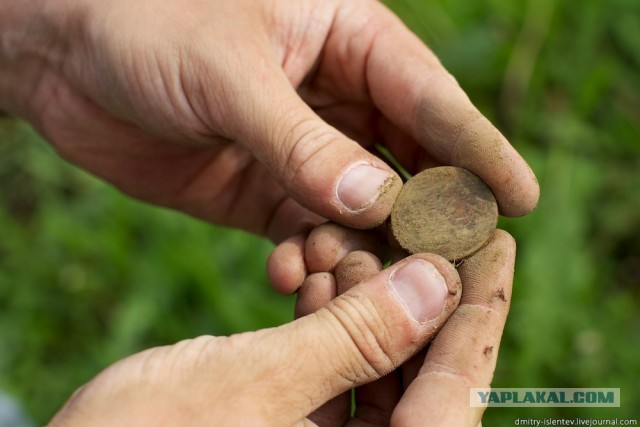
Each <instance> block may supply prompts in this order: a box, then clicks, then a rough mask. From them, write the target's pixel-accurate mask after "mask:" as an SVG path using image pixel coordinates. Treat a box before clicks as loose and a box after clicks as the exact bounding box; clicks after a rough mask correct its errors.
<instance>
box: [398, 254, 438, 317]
mask: <svg viewBox="0 0 640 427" xmlns="http://www.w3.org/2000/svg"><path fill="white" fill-rule="evenodd" d="M391 286H392V287H393V288H394V289H395V291H396V294H397V295H398V297H399V298H400V300H401V301H402V303H403V304H404V306H405V307H406V309H407V311H409V313H410V314H411V316H412V317H413V318H414V319H415V320H417V321H418V322H427V321H429V320H433V319H435V318H436V317H438V316H439V315H440V314H441V313H442V311H443V310H444V306H445V303H446V300H447V295H448V293H449V291H448V289H447V283H446V282H445V280H444V277H442V275H441V274H440V272H439V271H438V269H437V268H436V267H434V266H433V264H431V263H428V262H427V261H424V260H421V259H416V260H413V261H410V262H409V263H407V264H405V265H404V266H402V267H400V269H399V270H397V271H396V272H395V273H394V274H393V275H392V276H391Z"/></svg>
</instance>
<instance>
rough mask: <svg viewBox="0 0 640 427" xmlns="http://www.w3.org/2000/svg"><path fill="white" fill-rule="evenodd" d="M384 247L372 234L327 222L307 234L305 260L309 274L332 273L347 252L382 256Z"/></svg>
mask: <svg viewBox="0 0 640 427" xmlns="http://www.w3.org/2000/svg"><path fill="white" fill-rule="evenodd" d="M384 246H385V245H384V244H382V243H381V242H380V240H379V239H378V236H377V235H376V234H375V233H374V232H370V231H361V230H354V229H351V228H346V227H343V226H341V225H338V224H335V223H331V222H328V223H325V224H322V225H320V226H318V227H316V228H314V229H313V231H311V234H309V238H308V239H307V243H306V246H305V260H306V264H307V268H308V269H309V271H310V272H322V271H334V269H335V268H336V266H337V265H338V263H339V262H340V261H341V260H342V259H343V258H344V257H345V256H346V255H347V254H348V253H349V252H352V251H356V250H364V251H367V252H371V253H374V254H376V255H379V256H382V255H383V254H384V252H385V247H384Z"/></svg>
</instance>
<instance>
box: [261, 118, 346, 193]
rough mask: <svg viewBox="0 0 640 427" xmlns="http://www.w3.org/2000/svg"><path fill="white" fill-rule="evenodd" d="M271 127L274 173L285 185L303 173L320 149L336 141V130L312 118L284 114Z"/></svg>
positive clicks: (326, 147)
mask: <svg viewBox="0 0 640 427" xmlns="http://www.w3.org/2000/svg"><path fill="white" fill-rule="evenodd" d="M280 122H281V123H280V124H278V125H277V126H276V127H275V128H276V130H275V132H276V135H275V137H274V139H273V140H274V141H276V142H277V144H276V150H277V153H276V157H277V158H278V160H279V161H275V162H274V163H275V164H276V165H277V166H276V167H277V169H278V170H277V172H278V173H279V175H280V176H282V177H284V179H285V180H286V181H287V183H289V182H294V181H295V180H297V179H298V178H299V177H300V175H302V174H304V173H305V169H306V168H305V166H306V165H308V163H309V162H310V161H311V160H312V159H313V158H315V157H316V155H317V154H319V153H320V152H322V151H323V150H326V149H328V148H329V147H331V146H333V144H334V143H335V142H337V140H338V133H337V131H335V130H333V128H331V127H329V126H326V125H324V124H323V123H322V122H321V121H320V120H318V119H317V118H316V117H298V116H296V113H289V114H285V115H283V116H282V117H281V119H280Z"/></svg>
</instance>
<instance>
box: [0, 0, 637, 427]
mask: <svg viewBox="0 0 640 427" xmlns="http://www.w3.org/2000/svg"><path fill="white" fill-rule="evenodd" d="M388 3H389V5H390V6H391V7H392V8H393V9H394V10H395V11H396V12H397V13H398V14H399V15H400V16H401V17H402V19H403V20H404V21H405V22H406V23H407V25H409V26H410V27H411V28H412V29H413V30H414V31H415V32H416V33H418V34H419V35H420V37H422V38H423V39H424V40H425V41H426V42H427V43H428V44H429V45H430V46H431V47H432V49H433V50H434V51H435V52H436V53H437V54H438V55H439V56H440V58H441V60H442V61H443V63H444V64H445V65H446V66H447V67H448V68H449V69H450V70H451V72H452V73H453V74H454V75H455V76H456V77H457V78H458V80H459V82H460V84H461V85H462V86H463V87H464V88H465V90H467V92H468V93H469V95H470V97H471V98H472V100H473V101H474V102H475V103H476V104H477V105H478V106H479V107H480V109H481V110H482V111H483V112H484V113H485V114H486V115H487V116H488V117H490V119H491V120H492V121H493V122H494V123H496V125H497V126H498V127H499V128H500V129H501V130H503V131H504V133H505V134H506V135H507V136H508V137H509V139H510V140H511V142H512V143H513V145H514V146H515V147H516V148H517V149H518V150H519V151H520V152H521V153H522V154H523V155H524V157H525V158H526V159H527V160H528V161H529V162H530V164H531V165H532V167H533V169H534V170H535V172H536V174H537V176H538V177H539V180H540V184H541V188H542V198H541V200H540V205H539V207H538V209H537V210H536V211H535V212H534V213H533V214H532V215H530V216H528V217H526V218H522V219H517V220H502V223H501V224H502V227H504V228H506V229H507V230H508V231H510V232H511V233H512V234H513V235H514V236H515V237H516V238H517V241H518V248H519V253H518V262H517V268H516V280H515V285H514V286H515V287H514V294H513V303H512V309H511V315H510V319H509V322H508V327H507V330H506V332H505V336H504V340H503V345H502V348H501V352H500V359H499V363H498V369H497V373H496V378H495V381H494V386H497V387H619V388H621V396H622V406H621V407H620V408H616V409H598V408H584V409H575V408H555V409H554V408H542V409H539V408H533V409H532V408H516V409H502V408H499V409H492V410H489V411H488V412H487V415H486V416H485V421H484V424H485V425H487V426H491V425H513V420H514V419H515V418H516V417H552V416H553V417H578V416H580V417H596V418H605V417H606V418H614V417H618V418H623V417H638V416H640V409H639V408H640V336H639V335H640V334H639V332H640V310H639V308H640V2H639V1H637V0H611V1H601V0H582V1H570V0H564V1H559V0H537V1H528V2H525V1H511V0H486V1H477V2H473V1H468V0H438V1H436V0H403V1H400V0H398V1H389V2H388ZM0 140H1V143H0V203H1V205H0V206H1V208H0V345H1V350H0V388H2V389H5V390H7V391H8V392H10V393H12V394H13V395H15V396H17V397H19V398H20V399H21V400H22V402H23V403H24V405H25V408H26V410H27V412H28V413H29V414H30V416H32V417H33V418H34V419H35V420H36V421H37V422H39V423H43V422H46V420H47V419H48V418H49V417H50V416H51V415H52V414H53V413H54V411H55V410H56V409H57V408H59V407H60V406H61V405H62V404H63V402H64V401H65V400H66V399H67V397H68V396H69V395H70V394H71V393H72V391H73V390H74V389H75V388H76V387H78V386H79V385H81V384H82V383H84V382H86V381H87V380H89V379H90V378H91V377H92V376H94V375H95V374H96V373H97V372H98V371H99V370H100V369H102V368H103V367H105V366H107V365H108V364H110V363H112V362H113V361H115V360H118V359H120V358H122V357H124V356H126V355H129V354H131V353H133V352H136V351H138V350H141V349H144V348H147V347H150V346H154V345H159V344H167V343H173V342H175V341H177V340H180V339H183V338H186V337H192V336H195V335H198V334H205V333H209V334H231V333H234V332H240V331H246V330H254V329H257V328H262V327H266V326H273V325H278V324H281V323H283V322H286V321H288V320H289V319H290V317H291V313H292V304H293V298H287V297H282V296H278V295H277V294H275V293H274V292H272V291H271V290H270V287H269V284H268V283H267V280H266V277H265V274H264V267H263V265H264V262H265V259H266V257H267V254H268V253H269V251H270V249H271V244H270V243H268V242H266V241H264V240H261V239H258V238H256V237H253V236H250V235H247V234H245V233H242V232H236V231H230V230H225V229H220V228H217V227H212V226H210V225H206V224H203V223H201V222H199V221H196V220H193V219H190V218H188V217H186V216H183V215H181V214H178V213H175V212H170V211H166V210H162V209H158V208H153V207H149V206H146V205H143V204H141V203H138V202H135V201H133V200H130V199H128V198H126V197H124V196H122V195H120V194H119V193H118V192H116V191H115V190H113V189H112V188H110V187H109V186H107V185H105V184H103V183H101V182H99V181H97V180H96V179H94V178H92V177H90V176H88V175H87V174H85V173H83V172H81V171H79V170H77V169H75V168H73V167H71V166H69V165H67V164H65V163H64V162H63V161H61V160H59V159H57V158H56V156H55V155H54V154H53V152H52V150H51V149H50V148H49V147H48V146H47V145H46V144H45V143H44V142H43V141H42V140H40V139H39V138H38V136H37V135H35V134H34V132H33V131H32V130H30V128H29V127H28V126H27V125H26V124H24V123H22V122H19V121H15V120H11V119H6V118H5V119H2V120H0Z"/></svg>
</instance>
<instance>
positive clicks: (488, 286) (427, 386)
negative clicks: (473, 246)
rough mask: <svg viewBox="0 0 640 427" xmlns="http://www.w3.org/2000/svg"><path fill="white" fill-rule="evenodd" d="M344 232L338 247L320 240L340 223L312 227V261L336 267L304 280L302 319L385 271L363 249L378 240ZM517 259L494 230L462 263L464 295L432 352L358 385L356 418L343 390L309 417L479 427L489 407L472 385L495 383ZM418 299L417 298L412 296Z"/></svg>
mask: <svg viewBox="0 0 640 427" xmlns="http://www.w3.org/2000/svg"><path fill="white" fill-rule="evenodd" d="M331 231H333V233H330V232H331ZM343 231H344V233H343V234H342V236H341V238H340V236H339V238H338V239H336V240H334V242H333V243H334V244H333V245H328V244H326V241H325V244H324V245H323V244H321V243H322V241H321V240H322V239H325V240H327V239H328V238H330V237H333V238H335V237H336V235H337V233H336V228H335V227H330V226H329V227H327V226H321V227H319V228H318V229H317V230H316V231H314V233H312V236H311V237H310V240H311V241H312V243H313V241H315V243H317V245H315V247H316V248H317V249H316V250H315V251H314V252H313V253H311V254H310V255H311V263H312V265H314V263H315V267H316V268H325V269H331V271H325V272H318V273H314V274H311V275H309V276H308V277H307V278H306V280H305V281H304V283H303V285H302V286H301V287H300V289H299V290H298V301H297V305H296V315H297V316H298V317H300V316H305V315H308V314H310V313H314V312H315V311H316V310H318V309H319V308H320V307H322V306H323V305H325V304H326V303H327V302H328V301H329V300H331V299H332V298H334V297H335V296H336V295H339V294H341V293H343V292H349V289H351V288H352V287H353V286H355V285H356V284H357V283H360V282H364V281H366V280H368V279H369V277H371V276H373V275H376V274H378V272H379V271H380V269H381V262H380V260H379V259H378V258H377V257H376V256H375V255H373V254H372V253H371V252H367V251H363V250H361V249H362V248H367V249H368V250H374V251H376V250H377V251H378V252H379V248H380V246H379V245H376V242H375V241H374V240H372V239H370V238H367V236H365V235H364V234H363V233H359V232H356V231H353V230H352V231H349V230H346V229H343ZM331 234H332V236H330V235H331ZM369 237H370V236H369ZM340 241H341V242H342V243H339V242H340ZM349 251H350V252H349ZM335 254H338V255H337V256H336V255H335ZM514 258H515V244H514V241H513V239H512V238H511V236H509V235H508V234H507V233H505V232H503V231H500V230H498V231H496V233H495V234H494V236H493V237H492V239H491V240H490V241H489V243H488V244H487V245H486V246H485V247H484V248H483V249H481V250H480V251H479V252H477V253H476V254H474V255H472V256H471V257H469V258H467V259H465V260H464V262H463V263H462V264H461V265H460V266H459V267H458V272H459V274H460V278H461V281H462V300H461V302H460V305H459V306H458V308H457V309H456V311H455V312H454V313H453V315H452V316H451V317H450V318H449V320H448V322H447V323H446V324H445V325H444V327H443V329H442V331H440V332H439V334H438V336H437V337H436V339H435V340H434V342H432V343H431V346H430V347H429V348H428V351H427V350H422V351H421V352H419V353H418V354H417V355H415V356H414V357H412V358H411V359H410V360H409V361H408V362H406V363H405V364H403V365H402V366H401V367H400V368H398V369H397V370H396V371H395V372H393V373H390V374H388V375H386V376H384V377H382V378H380V379H378V380H377V381H375V382H373V383H370V384H366V385H364V386H361V387H359V388H357V389H356V390H355V404H356V411H355V414H354V417H353V418H352V419H350V414H351V401H352V398H351V393H343V394H342V395H340V396H337V397H336V398H334V399H332V400H331V401H329V402H328V403H326V404H325V405H323V406H322V407H321V408H319V409H318V410H316V411H315V412H314V413H313V414H311V416H310V417H309V418H310V419H311V420H312V421H314V422H315V423H316V424H317V425H318V426H320V427H324V426H327V427H328V426H342V425H345V424H346V425H347V426H361V425H370V426H378V425H379V426H388V425H394V426H418V425H429V426H469V427H476V426H478V424H479V423H480V420H481V418H482V414H483V412H484V408H471V407H470V405H469V389H470V388H487V387H489V386H490V384H491V379H492V378H493V372H494V369H495V364H496V360H497V355H498V348H499V346H500V338H501V335H502V330H503V329H504V324H505V320H506V316H507V313H508V310H509V302H510V299H511V284H512V279H513V264H514ZM323 263H324V267H322V265H323ZM332 265H333V266H332ZM418 300H419V298H418V296H416V298H415V299H414V301H418Z"/></svg>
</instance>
